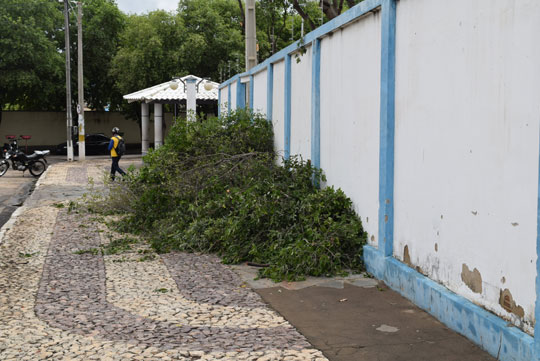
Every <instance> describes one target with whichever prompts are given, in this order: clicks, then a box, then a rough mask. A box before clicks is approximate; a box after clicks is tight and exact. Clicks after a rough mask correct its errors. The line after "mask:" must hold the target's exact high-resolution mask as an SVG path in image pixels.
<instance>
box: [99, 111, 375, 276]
mask: <svg viewBox="0 0 540 361" xmlns="http://www.w3.org/2000/svg"><path fill="white" fill-rule="evenodd" d="M144 162H145V166H144V167H143V168H142V169H140V171H138V172H137V173H133V174H132V175H130V176H129V177H128V178H127V181H126V182H122V187H124V188H125V192H126V193H127V194H130V195H132V197H131V201H130V205H129V207H126V209H129V210H130V211H129V213H128V214H127V217H124V218H122V221H120V222H119V223H118V224H117V226H118V227H120V229H122V230H125V231H129V232H136V233H142V234H144V235H145V237H146V238H148V239H150V241H151V243H152V246H153V247H154V248H155V249H156V250H157V251H158V252H168V251H172V250H181V251H188V252H195V251H196V252H212V253H217V254H219V255H220V256H221V257H222V258H223V260H224V262H226V263H239V262H243V261H250V262H254V263H259V264H264V265H267V267H264V268H262V269H261V276H263V277H270V278H272V279H274V280H283V279H288V280H294V279H299V278H303V277H304V276H307V275H313V276H322V275H334V274H337V273H342V272H343V271H344V270H345V269H352V270H360V269H361V267H362V263H361V253H362V246H363V245H364V244H365V238H366V237H365V233H364V231H363V229H362V225H361V223H360V220H359V219H358V217H357V216H356V214H355V212H354V210H353V208H352V203H351V200H350V199H349V198H347V196H346V195H345V194H344V193H343V192H342V191H341V190H340V189H337V190H336V189H334V188H332V187H326V188H323V189H319V187H318V186H317V185H318V184H320V182H324V177H323V176H322V173H321V172H320V170H318V169H315V168H314V167H312V166H311V164H310V162H309V161H308V162H305V161H302V160H301V159H300V158H299V157H291V158H290V159H289V160H282V159H281V160H280V159H277V157H276V154H274V151H273V131H272V124H271V123H269V122H268V121H267V120H266V119H264V118H263V117H261V116H259V115H254V114H251V113H248V112H236V113H233V114H231V115H229V116H225V117H221V118H219V119H215V118H214V119H208V120H205V121H202V122H189V123H187V122H185V121H182V120H178V121H177V122H176V123H175V124H174V126H173V127H172V129H171V131H170V132H169V134H168V136H167V139H166V142H165V145H164V146H162V147H161V148H159V149H158V150H156V151H151V152H150V153H149V154H148V155H147V156H146V157H145V159H144ZM116 186H117V187H118V185H116ZM121 193H122V192H118V190H115V192H111V193H110V194H111V196H112V197H115V196H116V197H121ZM133 195H136V196H133ZM124 199H125V198H124ZM109 204H114V202H112V203H111V201H110V200H109Z"/></svg>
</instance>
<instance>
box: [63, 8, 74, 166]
mask: <svg viewBox="0 0 540 361" xmlns="http://www.w3.org/2000/svg"><path fill="white" fill-rule="evenodd" d="M68 6H69V5H68V0H64V20H65V26H64V27H65V32H66V36H65V41H66V117H67V120H66V122H67V126H66V128H67V160H68V161H69V162H72V161H73V139H72V132H73V119H72V118H71V57H70V55H69V9H68Z"/></svg>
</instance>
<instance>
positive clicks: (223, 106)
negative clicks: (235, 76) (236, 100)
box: [218, 87, 229, 114]
mask: <svg viewBox="0 0 540 361" xmlns="http://www.w3.org/2000/svg"><path fill="white" fill-rule="evenodd" d="M219 95H220V104H219V105H218V106H219V107H220V113H221V114H225V113H227V110H228V104H229V91H228V87H225V88H223V89H220V90H219Z"/></svg>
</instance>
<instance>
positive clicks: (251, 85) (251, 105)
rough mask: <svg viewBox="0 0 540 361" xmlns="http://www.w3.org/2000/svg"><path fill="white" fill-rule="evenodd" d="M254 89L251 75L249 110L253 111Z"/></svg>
mask: <svg viewBox="0 0 540 361" xmlns="http://www.w3.org/2000/svg"><path fill="white" fill-rule="evenodd" d="M254 89H255V82H254V81H253V75H250V76H249V109H253V94H255V93H254Z"/></svg>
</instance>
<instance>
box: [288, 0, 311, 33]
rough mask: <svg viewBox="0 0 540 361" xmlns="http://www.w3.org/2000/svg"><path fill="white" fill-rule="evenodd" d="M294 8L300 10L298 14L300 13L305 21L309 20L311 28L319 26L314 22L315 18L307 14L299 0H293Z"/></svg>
mask: <svg viewBox="0 0 540 361" xmlns="http://www.w3.org/2000/svg"><path fill="white" fill-rule="evenodd" d="M293 8H294V10H296V11H297V12H298V15H300V16H301V17H302V19H304V20H305V21H307V22H308V24H309V27H310V28H311V30H314V29H315V28H316V27H317V26H315V23H314V22H313V20H311V18H310V17H309V15H308V14H306V12H305V11H304V9H302V7H301V6H300V4H299V3H298V0H293Z"/></svg>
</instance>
